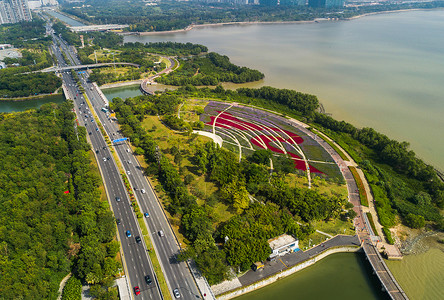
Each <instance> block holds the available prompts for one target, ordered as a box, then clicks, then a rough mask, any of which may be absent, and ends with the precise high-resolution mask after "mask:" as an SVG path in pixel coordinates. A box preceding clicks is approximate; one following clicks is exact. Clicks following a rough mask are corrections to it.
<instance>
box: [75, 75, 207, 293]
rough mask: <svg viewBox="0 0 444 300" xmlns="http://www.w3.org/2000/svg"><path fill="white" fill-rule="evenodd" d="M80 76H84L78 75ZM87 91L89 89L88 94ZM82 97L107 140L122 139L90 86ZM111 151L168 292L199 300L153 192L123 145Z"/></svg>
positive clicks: (139, 167)
mask: <svg viewBox="0 0 444 300" xmlns="http://www.w3.org/2000/svg"><path fill="white" fill-rule="evenodd" d="M82 76H87V75H86V74H82ZM91 87H93V89H92V90H91ZM86 93H87V96H88V98H89V99H90V101H91V103H92V104H93V105H94V108H95V109H96V111H97V114H98V117H99V119H100V122H101V124H102V125H103V127H104V129H105V130H106V132H107V134H108V136H109V137H110V139H112V140H114V139H119V138H122V137H123V136H121V135H120V132H119V128H118V125H117V124H116V123H115V122H113V121H112V120H111V119H110V118H109V117H108V114H107V113H105V112H103V111H101V108H102V107H103V105H104V102H103V100H102V98H101V95H100V93H99V91H97V90H96V89H95V88H94V86H93V85H88V88H87V89H86ZM114 148H115V149H116V153H117V154H118V156H119V158H120V161H121V162H122V165H123V167H124V169H125V172H126V174H127V177H128V179H129V181H130V183H131V186H132V187H133V190H134V191H135V194H136V198H137V200H138V202H139V205H140V209H141V211H142V212H143V213H145V212H147V213H148V214H149V217H145V219H144V220H145V222H146V224H147V225H148V229H149V231H150V237H151V240H152V242H153V244H154V247H155V251H156V254H157V257H158V258H159V260H160V262H161V266H162V269H163V272H164V275H165V277H166V280H167V283H168V286H169V287H170V292H171V291H172V290H174V289H178V290H179V293H180V294H181V296H182V297H183V298H184V299H196V298H200V294H199V291H198V289H197V287H196V284H195V282H194V279H193V277H192V275H191V273H190V271H189V269H188V266H187V265H186V263H185V262H178V261H177V260H176V258H175V257H176V255H177V254H178V253H179V245H178V244H177V242H176V239H175V236H174V233H173V232H172V231H171V229H170V225H169V223H168V220H167V219H166V216H165V214H164V212H163V210H162V208H161V206H160V203H159V202H158V199H157V198H156V195H155V193H154V191H153V190H152V188H151V186H150V184H149V182H148V181H147V179H146V178H145V176H144V173H143V169H142V167H141V166H140V164H139V162H138V161H137V159H136V158H135V156H134V154H133V153H132V151H131V148H130V147H129V146H128V145H127V144H126V143H120V144H117V145H115V146H114ZM142 191H144V192H142ZM160 231H162V232H163V236H161V233H160Z"/></svg>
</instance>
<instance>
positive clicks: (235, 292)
mask: <svg viewBox="0 0 444 300" xmlns="http://www.w3.org/2000/svg"><path fill="white" fill-rule="evenodd" d="M360 251H362V247H353V246H341V247H332V248H329V249H325V250H324V251H322V252H320V253H318V254H317V255H315V256H312V257H310V258H309V259H307V260H305V261H302V262H300V263H299V264H296V265H294V266H291V267H290V268H288V269H286V270H283V271H281V272H278V273H276V274H273V275H271V276H268V277H265V278H263V279H261V280H258V281H256V282H254V283H251V284H249V285H246V286H240V287H237V288H234V289H231V290H227V291H225V292H222V293H220V294H217V295H216V298H217V300H228V299H232V298H236V297H239V296H241V295H245V294H248V293H250V292H253V291H255V290H258V289H261V288H263V287H266V286H269V285H271V284H273V283H276V282H277V281H279V279H282V278H285V277H288V276H290V275H293V274H294V273H297V272H299V271H301V270H303V269H305V268H307V267H310V266H313V265H314V264H316V262H318V261H320V260H322V259H324V258H325V257H327V256H330V255H332V254H336V253H356V252H360ZM211 289H213V286H212V287H211Z"/></svg>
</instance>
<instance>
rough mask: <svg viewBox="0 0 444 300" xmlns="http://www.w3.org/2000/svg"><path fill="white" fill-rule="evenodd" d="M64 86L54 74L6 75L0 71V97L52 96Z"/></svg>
mask: <svg viewBox="0 0 444 300" xmlns="http://www.w3.org/2000/svg"><path fill="white" fill-rule="evenodd" d="M61 85H62V80H61V79H60V78H59V77H57V76H56V75H55V74H53V73H32V74H17V75H6V74H3V73H2V72H1V71H0V97H3V98H14V97H26V96H33V95H38V94H52V93H54V92H55V90H56V89H57V88H59V87H61Z"/></svg>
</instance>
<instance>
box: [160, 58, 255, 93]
mask: <svg viewBox="0 0 444 300" xmlns="http://www.w3.org/2000/svg"><path fill="white" fill-rule="evenodd" d="M180 63H181V66H180V68H179V69H178V70H176V71H175V72H172V73H170V74H169V75H167V76H164V77H159V78H158V79H157V82H160V83H163V84H169V85H187V84H190V85H217V84H218V83H219V82H234V83H245V82H251V81H257V80H260V79H262V78H264V74H262V73H261V72H259V71H257V70H252V69H249V68H247V67H239V66H236V65H234V64H232V63H231V62H230V60H229V58H228V57H227V56H223V55H220V54H217V53H214V52H211V53H208V54H207V55H205V56H194V57H187V58H186V59H184V60H181V61H180Z"/></svg>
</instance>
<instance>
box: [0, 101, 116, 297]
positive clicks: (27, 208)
mask: <svg viewBox="0 0 444 300" xmlns="http://www.w3.org/2000/svg"><path fill="white" fill-rule="evenodd" d="M71 110H72V104H70V103H68V102H64V103H62V104H60V105H58V106H56V105H54V104H46V105H44V106H42V107H41V108H40V109H39V110H37V111H35V110H29V111H26V112H22V113H16V114H1V115H0V157H1V159H0V207H1V210H0V274H1V276H0V277H1V284H0V298H2V299H16V298H21V299H56V297H57V290H58V286H59V283H60V280H61V278H63V277H64V276H65V275H66V274H67V273H69V272H70V271H73V273H74V274H75V276H76V277H78V278H80V279H82V280H85V281H87V282H91V283H103V282H105V281H106V279H107V278H109V277H112V276H113V275H114V274H116V273H117V272H118V271H119V268H120V265H119V263H117V261H116V260H115V259H114V257H115V255H116V253H117V251H118V249H119V245H118V243H117V244H116V242H115V241H113V238H114V235H115V227H114V218H113V216H112V213H111V212H110V211H109V209H108V204H107V203H106V202H103V201H101V200H100V192H99V190H98V186H99V184H100V178H99V177H98V176H97V175H95V174H94V173H93V171H92V167H91V160H90V158H89V154H88V151H89V148H90V147H89V144H87V142H86V138H85V134H86V131H85V129H84V128H81V127H78V128H77V129H75V122H74V113H73V112H72V111H71Z"/></svg>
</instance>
